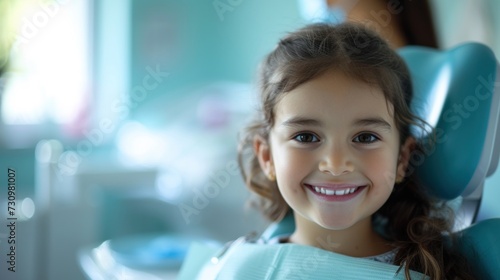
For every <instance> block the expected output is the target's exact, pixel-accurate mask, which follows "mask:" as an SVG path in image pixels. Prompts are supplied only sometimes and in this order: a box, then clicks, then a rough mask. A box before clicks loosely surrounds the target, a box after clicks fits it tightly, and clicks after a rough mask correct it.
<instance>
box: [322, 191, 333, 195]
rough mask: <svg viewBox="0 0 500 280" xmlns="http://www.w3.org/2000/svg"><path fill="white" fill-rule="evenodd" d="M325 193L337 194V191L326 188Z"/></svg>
mask: <svg viewBox="0 0 500 280" xmlns="http://www.w3.org/2000/svg"><path fill="white" fill-rule="evenodd" d="M322 192H323V190H322ZM325 194H326V195H334V194H337V192H336V191H334V190H325Z"/></svg>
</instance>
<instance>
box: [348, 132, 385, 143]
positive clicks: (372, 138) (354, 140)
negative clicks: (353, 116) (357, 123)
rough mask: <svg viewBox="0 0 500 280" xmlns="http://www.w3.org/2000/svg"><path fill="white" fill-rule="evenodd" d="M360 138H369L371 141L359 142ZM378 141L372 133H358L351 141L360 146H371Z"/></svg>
mask: <svg viewBox="0 0 500 280" xmlns="http://www.w3.org/2000/svg"><path fill="white" fill-rule="evenodd" d="M360 136H365V137H366V136H369V137H370V139H371V140H369V141H360V140H359V137H360ZM379 140H380V138H379V137H378V136H377V135H375V134H373V133H369V132H363V133H360V134H358V135H356V137H354V139H353V140H352V141H353V142H356V143H361V144H371V143H375V142H377V141H379Z"/></svg>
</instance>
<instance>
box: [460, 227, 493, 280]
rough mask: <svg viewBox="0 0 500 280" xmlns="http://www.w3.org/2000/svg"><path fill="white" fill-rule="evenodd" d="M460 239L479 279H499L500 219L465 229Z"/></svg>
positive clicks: (461, 247)
mask: <svg viewBox="0 0 500 280" xmlns="http://www.w3.org/2000/svg"><path fill="white" fill-rule="evenodd" d="M461 233H462V235H461V237H460V239H459V244H460V248H459V249H460V250H461V252H462V253H463V254H464V255H465V257H466V258H467V260H468V261H469V263H470V265H471V266H472V270H473V271H474V272H475V273H476V275H475V276H476V277H477V279H484V280H489V279H498V277H499V275H498V274H499V268H500V266H499V265H500V246H499V244H498V241H499V239H498V237H499V236H500V235H499V234H500V218H494V219H488V220H484V221H481V222H478V223H477V224H474V225H473V226H471V227H469V228H467V229H464V230H463V231H462V232H461Z"/></svg>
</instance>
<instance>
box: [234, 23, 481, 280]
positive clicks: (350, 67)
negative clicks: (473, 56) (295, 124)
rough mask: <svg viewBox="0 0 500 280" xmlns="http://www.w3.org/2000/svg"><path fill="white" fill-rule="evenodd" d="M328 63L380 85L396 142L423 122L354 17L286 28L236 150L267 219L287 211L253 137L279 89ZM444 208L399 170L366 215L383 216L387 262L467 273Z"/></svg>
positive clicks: (382, 50) (391, 64)
mask: <svg viewBox="0 0 500 280" xmlns="http://www.w3.org/2000/svg"><path fill="white" fill-rule="evenodd" d="M332 69H333V70H337V71H341V72H343V73H344V74H347V75H348V76H350V77H353V78H355V79H357V80H359V81H362V82H365V83H369V84H374V85H376V86H378V87H380V88H381V90H382V92H383V93H384V95H385V98H386V100H387V102H388V103H390V104H392V105H393V106H394V112H395V113H394V118H395V123H396V126H397V129H398V131H399V132H400V143H401V144H402V143H404V141H405V140H406V139H407V138H408V137H411V136H412V133H411V131H413V130H411V129H410V128H411V127H412V126H418V127H421V128H425V127H427V126H426V125H425V122H424V121H422V120H421V119H420V118H418V117H417V116H415V115H414V114H413V113H412V112H411V109H410V103H411V100H412V85H411V81H410V76H409V72H408V69H407V67H406V65H405V63H404V61H403V60H402V58H401V57H400V56H399V55H398V54H397V53H396V52H395V51H394V50H392V49H391V48H390V47H389V45H388V44H387V43H386V42H385V41H384V40H383V39H382V38H380V37H379V36H378V35H377V34H375V33H374V32H372V31H370V30H368V29H367V28H365V27H363V26H361V25H358V24H354V23H344V24H340V25H336V26H332V25H328V24H312V25H308V26H306V27H304V28H302V29H299V30H298V31H296V32H293V33H290V34H289V35H288V36H286V37H285V38H283V39H282V40H281V41H280V42H279V44H278V45H277V47H276V48H275V49H274V50H273V51H272V52H271V53H270V54H269V55H268V56H267V57H266V58H265V60H264V61H263V63H262V65H261V67H260V77H259V78H260V81H259V91H260V106H261V107H260V108H259V110H258V112H257V114H256V116H255V119H254V120H253V121H252V122H251V123H250V124H249V125H248V126H247V127H246V129H245V130H244V131H243V133H242V134H241V139H240V146H239V151H238V159H239V164H240V169H241V172H242V175H243V178H244V180H245V183H246V185H247V186H248V187H249V188H250V190H251V191H253V192H254V193H255V194H257V198H258V200H257V203H258V207H259V208H260V209H261V210H262V212H263V214H264V215H265V216H266V217H267V218H269V219H270V220H271V221H279V220H281V219H282V218H283V217H284V216H285V215H286V214H287V213H288V212H289V211H291V210H290V207H289V206H288V205H287V203H286V202H285V200H284V199H283V197H282V196H281V194H280V192H279V190H278V187H277V185H276V182H275V181H270V180H269V179H267V177H266V176H265V174H264V173H263V171H262V170H261V168H260V165H259V162H258V159H257V156H256V154H255V153H254V150H253V141H254V138H255V137H257V136H258V137H262V138H263V139H268V137H269V132H270V130H271V128H272V127H273V125H274V121H275V119H274V118H275V116H274V108H275V106H276V104H277V103H278V102H279V100H280V99H281V98H282V97H283V96H284V94H285V93H287V92H289V91H291V90H293V89H295V88H296V87H298V86H299V85H301V84H303V83H305V82H308V81H310V80H312V79H315V78H317V77H319V76H320V75H322V74H323V73H325V72H326V71H328V70H332ZM417 148H418V146H417ZM410 164H411V160H410ZM403 185H404V186H403ZM447 209H448V208H447V206H446V205H445V204H444V203H439V201H437V200H436V199H433V198H431V197H430V195H429V194H427V193H426V192H425V191H424V189H423V188H422V187H421V186H420V184H419V183H418V181H417V178H415V176H413V174H407V176H406V177H405V180H404V181H403V182H402V183H400V184H396V185H395V188H394V191H393V193H392V194H391V196H390V197H389V199H388V201H387V202H386V203H385V204H384V205H383V206H382V208H381V209H379V210H378V211H377V212H376V213H375V215H374V217H375V216H376V217H383V219H384V220H385V221H386V222H387V223H386V228H385V231H386V233H387V234H388V236H389V237H390V239H391V240H392V241H393V244H394V245H395V246H397V247H398V249H399V250H398V253H397V255H396V258H395V264H397V265H400V269H403V270H404V271H405V275H406V277H407V278H408V279H410V273H409V271H410V270H416V271H420V272H422V273H425V274H426V275H428V276H430V277H431V279H445V278H447V279H457V278H458V279H473V277H472V276H471V274H470V272H469V269H468V265H467V262H466V260H465V258H464V257H463V256H462V255H461V254H459V253H458V252H457V251H455V250H453V249H452V248H455V246H453V242H454V238H453V236H454V235H453V234H452V226H453V220H454V219H453V214H452V211H447ZM435 213H447V214H446V215H445V214H443V215H436V214H435ZM450 242H451V243H450ZM449 244H452V245H451V246H449Z"/></svg>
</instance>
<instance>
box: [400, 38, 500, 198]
mask: <svg viewBox="0 0 500 280" xmlns="http://www.w3.org/2000/svg"><path fill="white" fill-rule="evenodd" d="M398 52H399V54H400V55H401V56H402V57H403V59H404V60H405V61H406V62H407V65H408V67H409V70H410V74H411V78H412V82H413V89H414V98H413V104H412V109H413V111H414V112H415V113H416V114H417V115H419V116H420V117H421V118H423V119H424V120H426V121H427V122H428V123H429V124H430V125H431V126H432V127H434V128H436V131H437V139H436V140H437V143H436V145H435V146H433V145H430V144H429V143H430V142H429V140H428V139H429V138H428V136H425V137H423V139H424V148H425V150H426V153H427V155H426V156H422V155H421V154H414V155H413V157H412V159H411V161H410V165H411V166H410V171H412V168H414V169H416V170H415V171H416V172H417V174H418V177H419V178H420V179H421V180H422V183H423V184H424V185H425V186H426V187H427V189H428V190H429V191H430V193H432V194H434V195H435V196H437V197H439V198H442V199H448V200H449V199H453V198H456V197H458V196H459V195H463V196H466V195H468V194H470V193H472V192H473V191H474V190H475V189H476V188H477V187H480V186H481V185H482V184H483V182H484V179H485V177H486V176H487V174H488V175H489V174H492V173H493V171H494V169H495V168H496V165H497V163H498V147H497V148H496V149H495V148H494V144H495V141H494V139H495V136H496V133H498V132H497V127H498V111H499V108H498V103H499V95H500V93H499V92H498V86H497V87H495V85H499V82H498V80H499V79H498V73H497V72H498V71H497V61H496V59H495V55H494V54H493V52H492V51H491V50H490V49H489V48H488V47H487V46H485V45H482V44H479V43H466V44H463V45H459V46H457V47H455V48H452V49H449V50H446V51H439V50H435V49H430V48H426V47H419V46H409V47H404V48H401V49H399V51H398ZM495 81H497V82H495ZM495 91H497V92H495ZM497 145H498V144H497ZM494 152H496V153H497V154H496V155H493V153H494ZM492 155H493V159H494V161H493V162H492V160H491V159H492Z"/></svg>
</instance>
